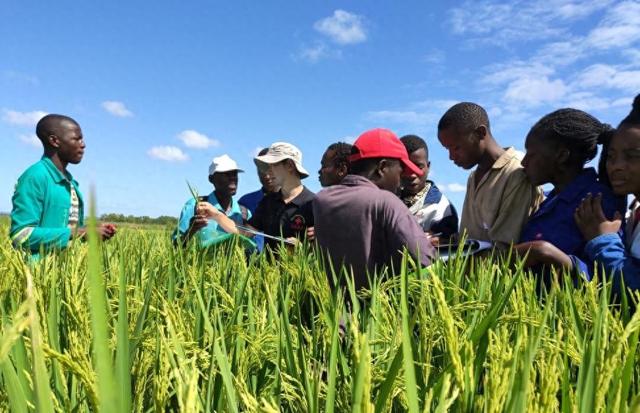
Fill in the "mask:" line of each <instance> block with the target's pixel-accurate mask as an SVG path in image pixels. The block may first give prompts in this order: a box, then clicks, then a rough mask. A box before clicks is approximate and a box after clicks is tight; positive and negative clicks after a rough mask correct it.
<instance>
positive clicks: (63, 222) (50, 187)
mask: <svg viewBox="0 0 640 413" xmlns="http://www.w3.org/2000/svg"><path fill="white" fill-rule="evenodd" d="M36 135H37V136H38V138H39V139H40V141H41V142H42V145H43V148H44V154H43V155H42V158H41V159H40V160H39V161H38V162H36V163H35V164H33V165H31V166H30V167H29V168H27V170H26V171H24V173H23V174H22V175H21V176H20V178H18V182H17V183H16V187H15V192H14V194H13V198H12V200H11V201H12V204H13V208H12V210H11V228H10V230H9V236H10V237H11V242H12V244H13V246H14V247H15V248H18V249H22V250H26V251H30V252H31V253H32V254H34V255H36V254H38V253H39V252H40V251H41V250H44V251H49V250H53V249H63V248H66V247H67V245H68V244H69V242H70V241H71V240H73V239H84V237H85V232H86V230H85V228H84V199H83V197H82V193H81V192H80V188H79V186H78V182H76V180H75V179H73V176H72V175H71V173H70V172H69V171H68V170H67V167H68V166H69V164H71V165H77V164H79V163H80V162H81V161H82V157H83V156H84V151H85V148H86V145H85V142H84V136H83V135H82V129H80V125H78V122H76V121H75V120H73V119H72V118H70V117H68V116H64V115H55V114H50V115H46V116H44V117H43V118H42V119H40V121H39V122H38V124H37V125H36ZM98 233H99V235H100V236H101V238H102V239H109V238H111V237H113V235H114V234H115V233H116V228H115V226H114V225H112V224H100V225H99V226H98Z"/></svg>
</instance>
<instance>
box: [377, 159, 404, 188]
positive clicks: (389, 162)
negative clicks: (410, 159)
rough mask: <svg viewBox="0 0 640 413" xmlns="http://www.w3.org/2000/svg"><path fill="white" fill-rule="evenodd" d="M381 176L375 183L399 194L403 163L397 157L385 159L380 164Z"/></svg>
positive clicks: (379, 171)
mask: <svg viewBox="0 0 640 413" xmlns="http://www.w3.org/2000/svg"><path fill="white" fill-rule="evenodd" d="M378 174H379V178H378V180H377V181H376V182H375V184H376V185H377V186H378V188H380V189H386V190H387V191H390V192H393V193H394V194H397V193H398V192H399V190H400V184H401V177H402V163H401V162H400V161H399V160H397V159H383V160H381V161H380V163H379V164H378Z"/></svg>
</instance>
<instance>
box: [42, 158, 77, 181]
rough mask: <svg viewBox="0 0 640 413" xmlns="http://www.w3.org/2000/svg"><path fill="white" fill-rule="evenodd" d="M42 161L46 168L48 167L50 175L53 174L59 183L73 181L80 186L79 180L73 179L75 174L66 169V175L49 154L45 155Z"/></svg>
mask: <svg viewBox="0 0 640 413" xmlns="http://www.w3.org/2000/svg"><path fill="white" fill-rule="evenodd" d="M40 161H41V162H42V163H43V164H44V166H45V168H46V169H47V172H49V175H51V177H52V178H53V180H54V181H56V182H58V183H61V182H73V184H74V185H75V186H78V182H76V180H75V179H73V175H71V173H69V171H66V176H65V174H63V173H62V172H60V170H59V169H58V168H57V167H56V166H55V165H54V164H53V161H52V160H51V158H49V157H47V156H43V157H42V159H41V160H40Z"/></svg>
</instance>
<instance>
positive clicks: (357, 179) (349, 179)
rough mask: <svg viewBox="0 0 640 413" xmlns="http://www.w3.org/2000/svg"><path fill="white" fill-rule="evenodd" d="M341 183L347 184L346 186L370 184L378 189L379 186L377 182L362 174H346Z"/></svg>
mask: <svg viewBox="0 0 640 413" xmlns="http://www.w3.org/2000/svg"><path fill="white" fill-rule="evenodd" d="M339 185H345V186H370V187H374V188H377V189H380V188H378V186H377V185H376V184H374V183H373V182H371V181H370V180H368V179H367V178H365V177H364V176H362V175H351V174H350V175H347V176H345V177H344V178H343V179H342V181H340V183H339Z"/></svg>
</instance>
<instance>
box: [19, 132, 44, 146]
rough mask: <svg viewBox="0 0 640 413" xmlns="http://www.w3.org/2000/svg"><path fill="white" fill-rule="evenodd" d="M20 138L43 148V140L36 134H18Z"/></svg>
mask: <svg viewBox="0 0 640 413" xmlns="http://www.w3.org/2000/svg"><path fill="white" fill-rule="evenodd" d="M18 139H20V141H21V142H23V143H26V144H27V145H29V146H33V147H34V148H42V141H41V140H40V139H39V138H38V137H37V136H36V135H35V134H30V135H20V136H18Z"/></svg>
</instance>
